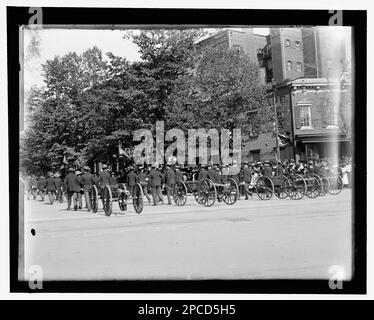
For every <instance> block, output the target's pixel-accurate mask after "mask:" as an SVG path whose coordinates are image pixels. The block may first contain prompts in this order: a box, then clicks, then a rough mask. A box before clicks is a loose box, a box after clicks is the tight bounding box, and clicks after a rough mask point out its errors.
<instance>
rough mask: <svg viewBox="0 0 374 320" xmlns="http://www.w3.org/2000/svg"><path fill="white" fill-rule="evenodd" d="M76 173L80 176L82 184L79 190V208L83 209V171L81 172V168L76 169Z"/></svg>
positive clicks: (79, 179) (80, 183)
mask: <svg viewBox="0 0 374 320" xmlns="http://www.w3.org/2000/svg"><path fill="white" fill-rule="evenodd" d="M75 175H76V176H77V177H78V183H79V185H80V189H79V192H78V208H79V210H81V209H82V197H83V188H82V172H80V171H79V170H76V171H75Z"/></svg>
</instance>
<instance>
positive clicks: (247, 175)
mask: <svg viewBox="0 0 374 320" xmlns="http://www.w3.org/2000/svg"><path fill="white" fill-rule="evenodd" d="M251 180H252V171H251V168H250V167H249V165H248V162H245V163H244V168H243V182H244V195H245V200H248V199H249V198H248V195H250V196H251V197H252V192H250V190H249V186H250V184H251Z"/></svg>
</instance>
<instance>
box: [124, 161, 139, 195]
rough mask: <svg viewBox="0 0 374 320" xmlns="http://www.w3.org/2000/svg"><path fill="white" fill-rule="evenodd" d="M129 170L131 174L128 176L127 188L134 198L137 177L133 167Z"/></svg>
mask: <svg viewBox="0 0 374 320" xmlns="http://www.w3.org/2000/svg"><path fill="white" fill-rule="evenodd" d="M129 170H130V172H129V173H128V174H127V177H126V183H127V186H128V187H129V191H130V194H131V196H132V197H133V196H134V187H135V185H136V182H137V175H136V173H135V172H134V168H133V167H131V166H130V167H129Z"/></svg>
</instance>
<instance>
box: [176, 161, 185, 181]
mask: <svg viewBox="0 0 374 320" xmlns="http://www.w3.org/2000/svg"><path fill="white" fill-rule="evenodd" d="M178 180H180V181H183V172H182V171H181V170H180V167H179V165H176V166H175V181H178Z"/></svg>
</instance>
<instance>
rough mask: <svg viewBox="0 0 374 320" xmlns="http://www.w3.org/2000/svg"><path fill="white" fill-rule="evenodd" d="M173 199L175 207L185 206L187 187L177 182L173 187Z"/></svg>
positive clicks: (181, 182)
mask: <svg viewBox="0 0 374 320" xmlns="http://www.w3.org/2000/svg"><path fill="white" fill-rule="evenodd" d="M173 199H174V202H175V204H176V205H177V206H184V205H185V204H186V201H187V187H186V184H185V183H184V182H183V181H181V180H178V181H177V182H176V183H175V184H174V186H173Z"/></svg>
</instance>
